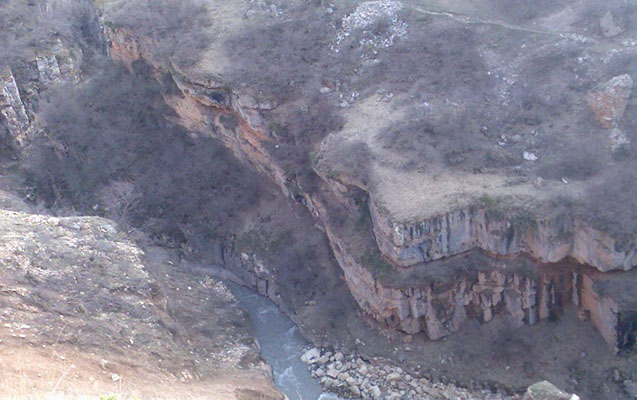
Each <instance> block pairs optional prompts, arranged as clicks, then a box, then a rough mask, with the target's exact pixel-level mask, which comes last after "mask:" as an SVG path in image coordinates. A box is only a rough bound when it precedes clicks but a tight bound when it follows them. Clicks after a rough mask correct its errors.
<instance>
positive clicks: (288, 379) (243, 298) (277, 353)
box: [226, 282, 342, 400]
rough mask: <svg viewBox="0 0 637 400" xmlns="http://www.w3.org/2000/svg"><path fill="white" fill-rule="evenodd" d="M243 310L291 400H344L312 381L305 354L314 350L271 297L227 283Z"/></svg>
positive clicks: (276, 377)
mask: <svg viewBox="0 0 637 400" xmlns="http://www.w3.org/2000/svg"><path fill="white" fill-rule="evenodd" d="M226 284H227V285H228V287H229V288H230V290H231V291H232V294H233V295H234V296H235V297H236V298H237V300H238V301H239V303H240V304H241V306H242V307H243V308H244V309H245V310H246V311H248V313H249V314H250V319H251V320H252V324H253V326H254V330H255V334H256V337H257V340H258V341H259V344H260V346H261V355H262V356H263V358H265V359H266V360H267V361H268V363H270V365H271V366H272V371H273V373H274V383H275V384H276V385H277V387H278V388H279V390H280V391H281V392H283V393H284V394H285V395H286V396H287V397H288V398H289V399H290V400H342V399H341V398H340V397H338V396H336V395H334V394H331V393H325V392H323V391H322V389H321V386H320V384H319V381H318V379H315V378H312V377H311V375H310V371H309V370H308V368H307V364H305V363H304V362H302V361H301V359H300V357H301V354H303V352H304V351H305V350H306V349H307V348H308V347H309V346H310V344H309V343H308V342H307V341H306V340H305V338H304V337H303V336H302V335H301V333H300V332H299V329H298V327H297V326H296V325H295V324H294V322H292V321H291V320H290V319H289V318H288V317H286V316H285V315H284V314H283V313H282V312H281V310H279V308H278V307H277V306H276V305H275V304H274V303H273V302H272V301H271V300H270V299H268V298H267V297H264V296H261V295H259V294H258V293H256V292H254V291H252V290H250V289H247V288H244V287H242V286H239V285H237V284H234V283H230V282H226Z"/></svg>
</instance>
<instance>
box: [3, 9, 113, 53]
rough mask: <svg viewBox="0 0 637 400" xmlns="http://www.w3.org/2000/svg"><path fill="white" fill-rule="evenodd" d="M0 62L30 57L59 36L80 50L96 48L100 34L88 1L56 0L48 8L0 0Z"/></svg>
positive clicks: (95, 16)
mask: <svg viewBox="0 0 637 400" xmlns="http://www.w3.org/2000/svg"><path fill="white" fill-rule="evenodd" d="M0 26H2V30H0V64H9V65H11V64H13V63H14V62H15V61H16V60H19V59H32V58H33V57H34V56H35V54H36V52H37V51H39V50H43V49H47V50H50V49H51V47H52V46H53V44H54V43H55V41H56V40H57V39H63V40H65V41H67V42H69V43H72V44H73V46H80V47H81V48H82V49H83V50H84V51H89V52H90V51H95V50H100V49H101V46H102V40H101V33H100V30H99V22H98V19H97V14H96V11H95V7H94V6H93V5H92V4H91V2H90V1H89V0H58V1H55V2H51V4H49V6H48V7H44V6H43V5H40V4H38V3H37V2H32V1H28V2H25V1H20V0H1V1H0Z"/></svg>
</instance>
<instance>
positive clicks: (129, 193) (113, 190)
mask: <svg viewBox="0 0 637 400" xmlns="http://www.w3.org/2000/svg"><path fill="white" fill-rule="evenodd" d="M141 198H142V193H141V192H140V191H139V190H137V188H136V187H135V184H134V183H132V182H127V181H122V180H115V181H112V182H111V183H110V184H108V185H107V186H106V187H104V188H103V189H102V190H101V191H100V193H99V199H100V203H101V204H102V207H103V208H104V210H105V211H106V216H107V217H109V218H111V219H113V220H115V221H116V222H118V223H119V224H120V225H121V226H123V227H126V229H128V227H129V226H130V224H131V222H132V218H133V214H134V213H136V212H137V211H138V210H137V207H138V206H139V203H140V201H141Z"/></svg>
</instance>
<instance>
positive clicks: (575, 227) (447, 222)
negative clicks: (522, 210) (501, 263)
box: [370, 202, 637, 272]
mask: <svg viewBox="0 0 637 400" xmlns="http://www.w3.org/2000/svg"><path fill="white" fill-rule="evenodd" d="M370 212H371V215H372V221H373V223H374V233H375V236H376V240H377V243H378V247H379V249H380V250H381V251H382V252H383V254H384V255H385V256H386V257H387V258H389V259H390V260H391V261H392V262H393V263H394V264H396V265H399V266H402V267H408V266H410V265H414V264H417V263H420V262H430V261H434V260H440V259H443V258H446V257H449V256H453V255H456V254H460V253H463V252H466V251H468V250H471V249H474V248H480V249H483V250H485V251H487V252H489V253H492V254H495V255H498V256H515V255H518V254H520V253H526V254H529V255H531V256H532V257H533V258H535V259H536V260H539V261H541V262H548V263H550V262H558V261H560V260H562V259H564V258H566V257H571V258H573V259H575V260H577V261H578V262H580V263H582V264H587V265H591V266H594V267H595V268H597V269H599V270H600V271H604V272H605V271H611V270H624V271H627V270H630V269H631V268H632V267H634V266H635V265H637V242H636V241H635V239H634V238H630V239H629V240H621V239H617V238H614V237H612V236H611V235H610V234H608V233H605V232H602V231H599V230H597V229H594V228H593V227H592V226H590V225H589V224H587V223H585V222H583V221H580V220H578V219H576V218H573V217H571V216H568V215H564V214H561V215H556V216H554V217H536V216H535V215H529V214H527V215H524V214H522V215H521V214H517V215H515V216H513V217H510V218H507V217H506V216H503V215H497V214H499V213H496V212H490V211H489V210H488V209H485V208H484V207H481V206H480V205H476V206H472V207H466V208H462V209H459V210H454V211H450V212H448V213H445V214H441V215H435V216H432V217H430V218H427V219H425V220H422V221H419V222H416V223H401V222H396V221H393V220H392V219H391V217H390V216H388V215H387V214H386V213H383V212H381V210H380V209H379V208H378V207H377V206H375V204H374V203H373V202H371V203H370ZM494 214H495V215H494Z"/></svg>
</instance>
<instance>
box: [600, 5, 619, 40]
mask: <svg viewBox="0 0 637 400" xmlns="http://www.w3.org/2000/svg"><path fill="white" fill-rule="evenodd" d="M599 27H600V28H601V29H602V35H604V37H607V38H611V37H615V36H617V35H619V34H621V33H622V32H624V28H623V27H622V26H621V25H619V24H617V21H615V17H613V13H611V12H610V11H608V12H607V13H606V14H604V16H603V17H602V18H600V20H599Z"/></svg>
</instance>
